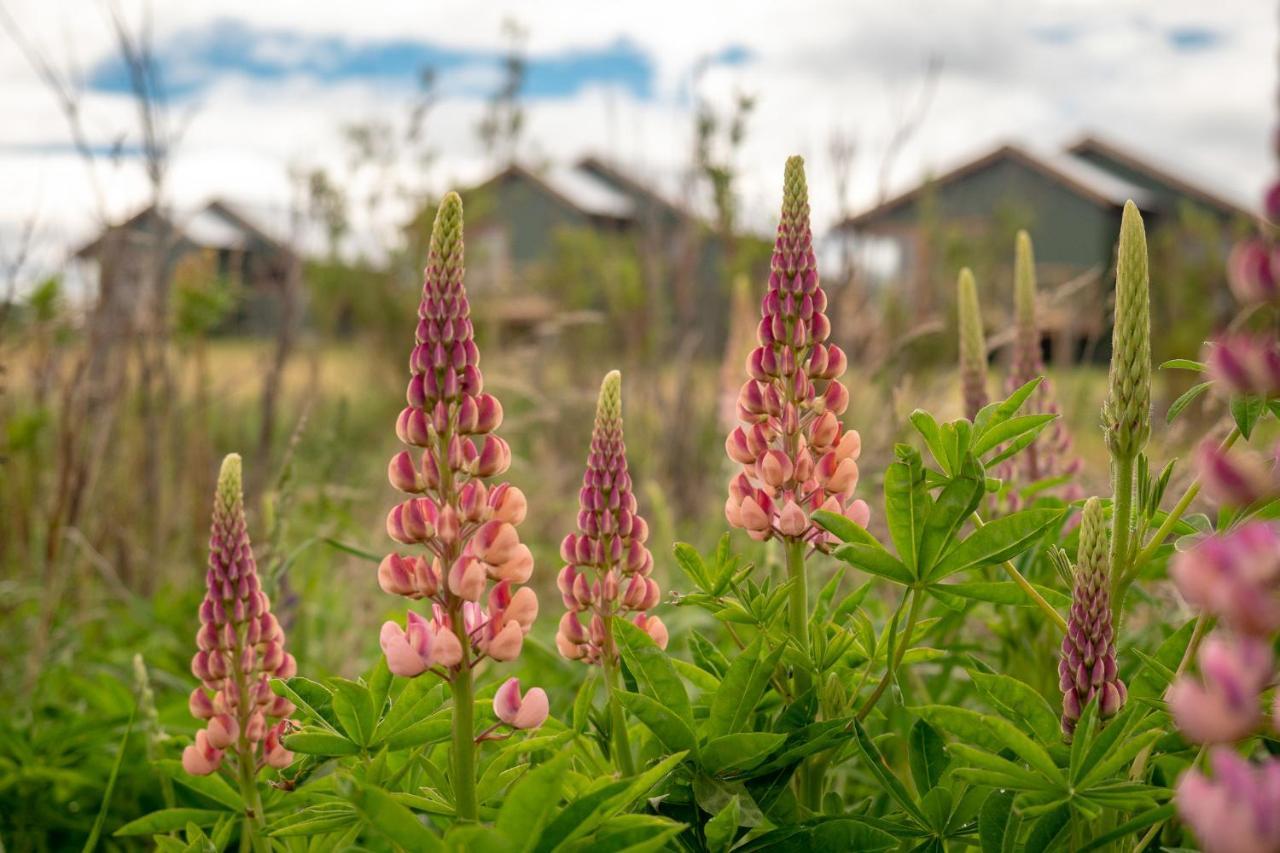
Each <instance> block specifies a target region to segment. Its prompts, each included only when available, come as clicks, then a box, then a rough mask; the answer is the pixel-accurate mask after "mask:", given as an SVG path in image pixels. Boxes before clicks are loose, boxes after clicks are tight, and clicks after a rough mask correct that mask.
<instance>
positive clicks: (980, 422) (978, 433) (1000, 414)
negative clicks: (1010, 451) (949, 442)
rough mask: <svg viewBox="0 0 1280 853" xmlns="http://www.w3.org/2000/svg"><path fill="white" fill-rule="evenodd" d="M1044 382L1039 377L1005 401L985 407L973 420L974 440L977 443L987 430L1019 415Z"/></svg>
mask: <svg viewBox="0 0 1280 853" xmlns="http://www.w3.org/2000/svg"><path fill="white" fill-rule="evenodd" d="M1043 381H1044V379H1043V378H1042V377H1039V376H1037V377H1036V378H1035V379H1032V380H1031V381H1030V382H1028V383H1026V384H1025V385H1023V386H1022V387H1021V388H1019V389H1018V390H1016V391H1014V392H1013V393H1012V394H1010V395H1009V396H1008V397H1007V398H1005V399H1004V400H1001V401H999V402H997V403H990V404H988V405H986V406H983V407H982V410H981V411H979V412H978V415H977V417H975V418H974V419H973V440H974V441H977V440H978V439H979V438H981V437H982V435H983V434H984V433H986V431H987V430H989V429H992V428H994V427H997V426H999V425H1000V424H1002V423H1004V422H1005V421H1007V420H1008V419H1009V418H1011V417H1013V416H1014V415H1015V414H1017V411H1018V409H1021V408H1022V404H1023V403H1025V402H1026V401H1027V398H1028V397H1030V396H1031V395H1032V393H1034V392H1035V390H1036V389H1037V388H1039V387H1040V383H1041V382H1043Z"/></svg>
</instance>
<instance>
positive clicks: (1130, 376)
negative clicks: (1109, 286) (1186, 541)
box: [1102, 201, 1151, 608]
mask: <svg viewBox="0 0 1280 853" xmlns="http://www.w3.org/2000/svg"><path fill="white" fill-rule="evenodd" d="M1111 340H1112V344H1111V346H1112V351H1111V370H1110V374H1109V377H1108V389H1107V399H1106V402H1105V403H1104V404H1103V407H1102V426H1103V431H1104V434H1105V437H1106V444H1107V450H1108V451H1109V452H1110V454H1111V472H1112V492H1113V499H1112V513H1113V514H1112V532H1111V571H1112V573H1113V575H1114V577H1116V578H1117V579H1119V578H1123V577H1125V575H1126V573H1127V571H1128V567H1129V558H1130V550H1131V549H1130V540H1131V538H1132V535H1133V487H1134V463H1135V461H1136V460H1137V458H1138V454H1139V453H1141V452H1142V449H1143V448H1144V447H1145V446H1146V444H1147V439H1148V438H1149V437H1150V435H1151V294H1150V284H1149V281H1148V274H1147V236H1146V232H1145V231H1144V230H1143V225H1142V214H1141V213H1139V212H1138V207H1137V205H1135V204H1134V203H1133V202H1132V201H1129V202H1125V206H1124V214H1123V216H1122V219H1121V222H1120V243H1119V247H1118V250H1117V258H1116V311H1115V325H1114V328H1113V331H1112V338H1111ZM1123 592H1124V591H1123V590H1121V589H1116V590H1113V594H1114V597H1115V599H1116V600H1115V601H1114V606H1115V607H1116V608H1119V607H1120V606H1121V605H1122V604H1123V600H1122V599H1123Z"/></svg>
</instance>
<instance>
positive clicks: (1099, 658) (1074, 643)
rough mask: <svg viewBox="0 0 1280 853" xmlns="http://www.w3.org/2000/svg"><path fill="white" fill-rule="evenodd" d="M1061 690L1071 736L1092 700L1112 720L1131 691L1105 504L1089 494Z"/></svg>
mask: <svg viewBox="0 0 1280 853" xmlns="http://www.w3.org/2000/svg"><path fill="white" fill-rule="evenodd" d="M1058 686H1059V687H1060V688H1061V690H1062V730H1063V732H1064V733H1065V734H1066V735H1067V738H1068V739H1070V738H1071V736H1072V735H1073V734H1074V733H1075V729H1076V723H1077V722H1079V720H1080V715H1081V714H1082V713H1083V712H1084V709H1085V707H1086V706H1088V704H1089V702H1090V701H1092V700H1093V699H1094V697H1097V700H1098V717H1099V719H1103V720H1105V719H1107V718H1109V717H1112V716H1114V715H1115V714H1116V712H1118V711H1119V710H1120V708H1121V706H1123V705H1124V702H1125V698H1126V697H1127V695H1128V694H1127V692H1126V690H1125V686H1124V682H1123V681H1121V680H1120V677H1119V675H1118V674H1117V671H1116V644H1115V637H1114V636H1113V633H1112V627H1111V598H1110V578H1109V577H1108V571H1107V528H1106V524H1105V523H1104V521H1103V515H1102V503H1101V501H1099V500H1098V499H1097V498H1089V500H1088V501H1087V502H1086V503H1085V505H1084V518H1083V520H1082V521H1081V524H1080V550H1079V552H1078V553H1077V555H1076V571H1075V589H1074V590H1073V591H1072V596H1071V618H1070V619H1068V620H1067V634H1066V636H1065V637H1063V638H1062V659H1061V660H1060V661H1059V663H1058Z"/></svg>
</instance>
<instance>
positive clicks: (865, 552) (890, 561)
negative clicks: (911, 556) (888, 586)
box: [833, 542, 915, 586]
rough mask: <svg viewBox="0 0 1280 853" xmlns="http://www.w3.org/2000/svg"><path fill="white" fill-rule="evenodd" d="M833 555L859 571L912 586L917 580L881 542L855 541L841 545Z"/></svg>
mask: <svg viewBox="0 0 1280 853" xmlns="http://www.w3.org/2000/svg"><path fill="white" fill-rule="evenodd" d="M833 556H835V558H836V559H837V560H843V561H844V562H846V563H848V564H849V565H851V566H853V567H854V568H855V569H858V570H859V571H863V572H866V573H867V574H872V575H878V576H879V577H882V578H886V579H888V580H891V581H893V582H894V583H900V584H903V585H904V586H910V585H911V584H912V583H914V582H915V576H914V575H912V574H911V571H910V570H909V569H908V568H907V567H906V566H904V565H903V564H902V561H901V560H899V559H898V558H897V557H895V556H893V555H892V554H890V553H889V552H888V551H886V550H885V549H884V547H883V546H881V545H880V544H879V543H876V544H875V545H864V544H862V543H861V542H853V543H850V544H848V545H841V546H840V547H838V548H836V550H835V551H834V552H833Z"/></svg>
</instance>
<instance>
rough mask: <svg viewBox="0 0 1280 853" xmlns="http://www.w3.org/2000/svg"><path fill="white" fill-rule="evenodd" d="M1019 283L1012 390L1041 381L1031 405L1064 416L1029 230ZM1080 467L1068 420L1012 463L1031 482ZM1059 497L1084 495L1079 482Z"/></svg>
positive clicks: (1018, 254)
mask: <svg viewBox="0 0 1280 853" xmlns="http://www.w3.org/2000/svg"><path fill="white" fill-rule="evenodd" d="M1013 283H1014V289H1013V305H1014V311H1013V313H1014V339H1013V359H1012V363H1011V364H1010V370H1009V381H1008V390H1009V392H1010V393H1013V392H1014V391H1016V390H1017V389H1018V388H1021V387H1022V386H1023V385H1026V384H1027V383H1028V382H1030V381H1032V380H1033V379H1036V378H1037V377H1040V378H1041V379H1040V384H1039V385H1038V386H1037V387H1036V391H1035V394H1033V395H1032V397H1031V400H1030V401H1029V405H1030V410H1031V411H1033V412H1037V413H1042V414H1054V415H1057V414H1061V411H1062V410H1061V409H1060V408H1059V406H1058V400H1057V395H1055V394H1054V390H1053V382H1052V381H1051V380H1050V379H1049V377H1048V376H1046V375H1045V369H1044V356H1043V353H1042V351H1041V345H1040V341H1041V337H1040V323H1039V321H1038V319H1037V317H1036V261H1035V254H1034V251H1033V249H1032V246H1031V237H1030V236H1029V235H1028V234H1027V232H1025V231H1019V232H1018V238H1017V244H1016V249H1015V254H1014V277H1013ZM1080 464H1081V463H1080V459H1079V458H1078V457H1074V456H1073V455H1072V453H1071V433H1070V432H1069V431H1068V429H1067V427H1066V424H1064V423H1063V420H1062V418H1058V419H1057V420H1055V421H1053V422H1052V423H1051V424H1049V426H1048V427H1046V428H1045V431H1044V432H1043V433H1041V434H1040V436H1039V437H1038V438H1037V439H1036V440H1035V441H1034V442H1032V444H1031V445H1030V446H1029V447H1027V449H1026V450H1024V451H1023V452H1021V453H1019V454H1017V455H1016V456H1014V457H1013V458H1012V459H1010V460H1009V467H1010V471H1011V473H1012V474H1013V476H1015V477H1017V479H1018V480H1019V481H1020V482H1025V483H1035V482H1038V481H1040V480H1044V479H1046V478H1056V477H1068V476H1069V475H1071V474H1074V473H1076V472H1077V471H1079V470H1080ZM1056 493H1057V494H1058V495H1059V496H1060V497H1062V498H1063V499H1064V500H1077V499H1079V498H1080V497H1081V492H1080V487H1079V485H1077V484H1076V483H1075V482H1074V480H1070V481H1068V482H1067V483H1066V484H1064V485H1063V486H1061V487H1058V488H1057V489H1056Z"/></svg>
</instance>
